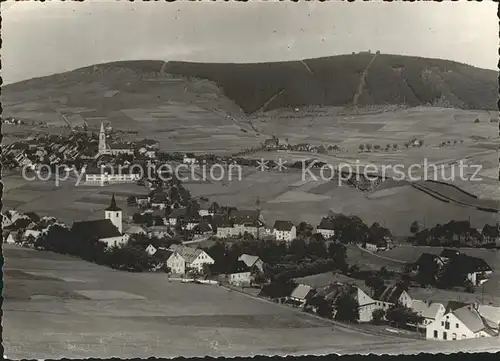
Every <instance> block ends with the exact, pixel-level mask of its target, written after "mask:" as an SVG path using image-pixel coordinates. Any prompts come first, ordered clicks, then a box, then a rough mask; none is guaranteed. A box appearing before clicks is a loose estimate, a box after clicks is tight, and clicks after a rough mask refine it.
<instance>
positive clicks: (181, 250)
mask: <svg viewBox="0 0 500 361" xmlns="http://www.w3.org/2000/svg"><path fill="white" fill-rule="evenodd" d="M169 250H170V251H173V252H176V253H178V254H179V255H180V256H181V257H182V258H184V261H185V262H186V264H188V265H189V264H191V263H192V262H193V261H194V260H195V259H196V258H198V256H199V255H200V254H202V253H203V250H201V249H198V248H191V247H187V246H182V245H178V244H173V245H171V246H170V248H169Z"/></svg>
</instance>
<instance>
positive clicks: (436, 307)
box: [411, 300, 446, 328]
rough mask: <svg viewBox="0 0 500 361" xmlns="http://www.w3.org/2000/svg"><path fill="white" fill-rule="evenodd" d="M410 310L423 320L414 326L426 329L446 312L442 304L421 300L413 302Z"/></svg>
mask: <svg viewBox="0 0 500 361" xmlns="http://www.w3.org/2000/svg"><path fill="white" fill-rule="evenodd" d="M411 309H412V310H413V311H415V312H416V313H417V314H418V315H420V316H422V317H423V318H424V320H423V322H422V323H421V324H419V325H414V326H418V327H420V328H426V327H427V326H428V325H429V324H431V323H432V322H434V321H435V320H436V319H438V318H440V317H442V316H443V315H444V314H445V312H446V308H445V307H444V305H443V304H442V303H437V302H426V301H421V300H413V301H412V304H411Z"/></svg>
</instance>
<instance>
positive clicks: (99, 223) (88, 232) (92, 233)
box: [71, 219, 121, 240]
mask: <svg viewBox="0 0 500 361" xmlns="http://www.w3.org/2000/svg"><path fill="white" fill-rule="evenodd" d="M71 234H72V236H73V237H78V238H80V239H86V240H90V239H103V238H110V237H119V236H121V233H120V232H119V231H118V228H116V227H115V225H114V224H113V223H112V222H111V220H109V219H98V220H95V221H83V222H74V223H73V226H72V227H71Z"/></svg>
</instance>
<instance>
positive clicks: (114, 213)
mask: <svg viewBox="0 0 500 361" xmlns="http://www.w3.org/2000/svg"><path fill="white" fill-rule="evenodd" d="M70 234H71V238H72V239H80V240H84V241H90V240H98V241H100V242H103V243H105V244H106V246H107V247H113V246H120V245H124V244H126V243H127V240H128V237H127V236H126V235H123V234H122V210H121V209H120V208H119V207H118V206H117V205H116V201H115V195H114V194H113V196H112V198H111V204H110V206H109V207H108V208H106V209H105V210H104V219H98V220H94V221H81V222H74V223H73V226H72V227H71V230H70Z"/></svg>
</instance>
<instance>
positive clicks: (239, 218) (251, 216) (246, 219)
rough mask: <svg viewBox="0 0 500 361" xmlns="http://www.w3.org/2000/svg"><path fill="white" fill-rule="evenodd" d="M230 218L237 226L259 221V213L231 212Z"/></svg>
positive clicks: (250, 211)
mask: <svg viewBox="0 0 500 361" xmlns="http://www.w3.org/2000/svg"><path fill="white" fill-rule="evenodd" d="M229 218H231V219H232V220H233V221H234V222H235V223H237V224H244V223H253V222H256V221H258V220H259V212H258V211H255V210H231V211H230V213H229Z"/></svg>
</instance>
